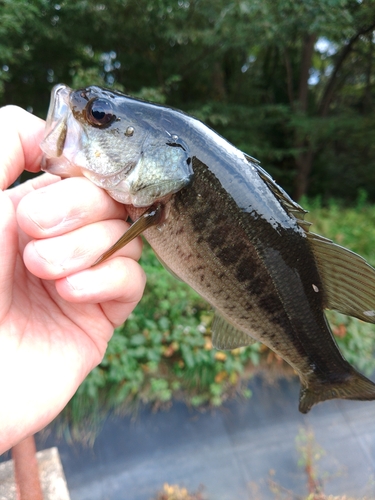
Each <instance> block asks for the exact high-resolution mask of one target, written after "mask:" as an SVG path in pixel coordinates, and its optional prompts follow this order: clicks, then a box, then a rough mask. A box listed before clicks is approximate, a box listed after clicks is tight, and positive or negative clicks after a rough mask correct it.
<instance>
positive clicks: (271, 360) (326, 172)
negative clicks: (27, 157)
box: [0, 0, 375, 500]
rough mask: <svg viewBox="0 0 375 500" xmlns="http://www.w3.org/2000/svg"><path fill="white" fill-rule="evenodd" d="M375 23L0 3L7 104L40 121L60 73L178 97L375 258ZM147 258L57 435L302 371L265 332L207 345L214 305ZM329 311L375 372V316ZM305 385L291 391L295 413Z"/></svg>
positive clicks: (320, 220)
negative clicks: (135, 292) (142, 277)
mask: <svg viewBox="0 0 375 500" xmlns="http://www.w3.org/2000/svg"><path fill="white" fill-rule="evenodd" d="M374 30H375V2H374V1H373V0H367V1H366V0H237V1H230V0H204V1H203V0H201V1H200V0H191V1H188V0H111V1H108V0H107V1H105V0H102V1H96V0H62V1H49V0H33V1H28V0H0V105H6V104H17V105H19V106H22V107H24V108H25V109H27V110H28V111H30V112H32V113H35V114H36V115H38V116H40V117H42V118H44V117H45V116H46V112H47V108H48V104H49V93H50V90H51V88H52V87H53V85H55V84H56V83H65V84H68V85H69V86H71V87H73V88H80V87H83V86H86V85H93V84H97V85H102V86H105V87H108V88H113V89H118V90H121V91H123V92H125V93H127V94H131V95H133V96H137V97H140V98H143V99H146V100H150V101H154V102H158V103H163V104H165V105H169V106H173V107H175V108H179V109H182V110H184V111H186V112H188V113H190V114H192V115H194V116H196V117H197V118H199V119H201V120H202V121H204V122H205V123H206V124H208V125H209V126H210V127H212V128H214V129H215V130H216V131H218V132H219V133H220V134H221V135H223V136H224V137H225V138H227V139H228V140H229V141H231V142H232V143H233V144H235V145H236V146H237V147H238V148H240V149H241V150H243V151H244V152H246V153H248V154H250V155H252V156H254V157H256V158H257V159H259V160H260V161H261V163H262V166H263V167H264V168H265V169H266V170H267V171H268V172H269V173H270V174H271V175H272V176H273V177H274V178H275V180H276V181H277V182H278V183H279V184H280V185H281V186H283V187H284V189H286V190H287V191H288V193H289V194H290V195H292V196H293V197H294V199H296V200H297V201H299V202H301V203H302V205H303V206H304V207H305V208H307V209H308V210H310V211H311V215H310V216H309V220H311V221H312V222H313V223H314V232H318V233H320V234H324V235H325V236H327V237H329V238H331V239H334V240H335V241H336V242H338V243H340V244H342V245H344V246H347V247H349V248H351V249H352V250H354V251H356V252H358V253H360V254H361V255H363V256H364V257H366V258H367V259H368V260H369V261H370V262H371V263H372V264H373V265H374V264H375V255H374V245H375V229H374V227H375V207H374V206H373V203H374V201H375V174H374V168H375V114H374V108H375V86H374V84H375V37H374ZM142 262H143V266H144V268H145V270H146V272H147V275H148V285H147V291H146V294H145V297H144V299H143V301H142V302H141V304H140V305H139V306H138V308H137V309H136V311H135V312H134V313H133V314H132V316H131V317H130V319H129V320H128V322H127V323H126V325H125V326H123V327H121V328H119V329H118V330H117V331H116V333H115V335H114V338H113V340H112V341H111V343H110V345H109V348H108V351H107V354H106V357H105V359H104V360H103V363H102V364H101V365H100V366H99V367H98V368H96V369H95V370H94V371H93V372H92V373H91V374H90V376H89V377H88V378H87V380H86V381H85V383H84V384H83V385H82V386H81V388H80V389H79V391H78V393H77V394H76V396H75V397H74V398H73V400H72V402H71V403H70V405H69V406H68V407H67V409H66V410H65V411H64V413H63V414H62V416H61V417H60V418H59V420H58V422H56V423H55V426H54V430H53V432H54V433H55V434H54V435H55V436H65V438H66V437H67V436H68V437H69V440H70V442H79V443H84V444H93V443H94V441H95V438H96V436H97V433H98V432H99V430H100V429H101V426H102V423H103V422H104V420H105V419H106V418H107V416H108V414H111V415H112V414H114V413H115V414H116V415H124V414H131V415H135V414H136V413H137V411H138V412H142V411H144V408H148V409H153V410H155V409H159V408H162V409H167V408H169V407H171V406H172V402H173V401H176V400H179V401H182V402H184V403H185V404H187V405H188V407H189V408H190V409H192V410H191V411H193V409H194V408H197V409H199V411H203V409H212V408H219V407H221V406H222V405H223V404H224V405H225V404H226V402H227V401H228V400H230V399H231V398H233V397H237V398H238V397H241V398H242V399H241V402H240V403H239V404H240V405H247V407H248V406H249V405H250V406H251V405H252V404H254V401H255V398H253V399H252V397H251V396H252V395H253V394H254V393H257V389H256V388H257V387H258V385H257V384H259V381H258V379H257V377H258V374H259V373H262V374H263V377H266V378H267V379H268V380H272V381H275V380H279V379H280V378H283V377H289V378H291V379H292V382H291V383H292V384H293V383H294V381H293V376H294V375H293V373H292V372H291V370H290V369H289V368H288V367H287V366H285V365H284V364H283V362H282V361H281V360H280V359H277V357H276V356H275V355H274V354H273V353H271V352H270V351H268V350H267V349H265V348H264V347H262V346H260V345H258V344H255V345H254V346H251V347H248V348H244V349H237V350H235V351H232V352H221V351H216V350H214V349H212V344H211V340H210V324H211V320H212V311H211V310H210V309H209V307H208V306H207V304H205V303H204V302H203V301H202V300H201V299H200V298H199V297H198V296H197V295H196V294H195V293H194V292H192V291H191V290H190V289H188V288H187V287H185V286H184V284H182V283H180V282H177V281H176V280H175V279H174V278H173V277H172V276H170V275H169V274H168V273H166V271H165V270H164V269H163V268H162V267H161V265H160V264H159V263H158V261H157V260H156V258H155V257H154V255H153V253H152V251H151V250H150V249H149V248H147V247H146V248H145V252H144V256H143V257H142ZM329 319H330V322H331V324H332V328H333V331H334V334H335V336H336V339H337V341H338V343H339V345H340V348H341V349H342V351H343V353H344V355H345V356H346V357H347V359H348V360H349V361H350V362H351V363H353V364H354V365H356V366H357V367H358V368H359V369H360V370H361V371H362V372H364V373H366V374H367V375H369V374H371V373H373V371H374V369H375V361H374V356H373V354H374V347H375V333H374V328H373V327H371V326H368V325H366V324H364V323H361V322H359V321H356V320H354V319H350V318H346V317H344V316H341V315H339V314H337V313H329ZM254 377H255V378H254ZM254 380H256V381H255V382H254ZM252 384H255V385H252ZM276 394H278V392H277V391H276ZM297 397H298V392H296V395H295V401H294V402H293V400H292V401H289V400H287V399H285V404H287V405H290V404H292V405H294V406H293V411H294V412H295V413H296V412H297ZM271 399H272V398H271ZM256 404H258V405H261V404H262V402H261V400H259V398H258V400H257V403H256ZM326 404H327V407H330V408H332V407H331V406H329V405H330V404H331V403H326ZM267 405H268V406H267V409H265V410H264V411H265V412H266V411H268V413H269V412H272V411H274V410H272V407H270V406H269V404H268V403H267ZM175 406H176V404H175ZM240 407H241V406H240ZM338 408H340V407H338ZM181 411H182V410H181ZM233 411H234V410H233ZM338 411H339V410H338ZM340 411H341V410H340ZM163 415H164V417H165V418H168V413H165V414H163ZM189 415H190V414H189ZM288 415H289V413H288ZM181 418H182V417H181ZM187 418H190V417H187ZM288 418H289V417H288ZM260 420H262V419H260ZM266 420H267V419H265V421H266ZM298 422H299V420H298ZM51 432H52V431H51ZM296 432H297V431H296ZM281 438H282V437H280V439H281ZM56 439H57V438H56ZM369 439H370V438H369ZM371 439H372V441H371V450H372V451H370V452H368V453H370V454H371V453H372V458H371V460H372V468H373V471H372V473H373V474H374V473H375V466H374V462H375V455H374V449H375V443H374V442H373V438H371ZM293 446H294V445H293ZM162 482H163V478H162V477H161V478H160V484H162ZM202 483H204V478H202ZM172 493H173V492H172ZM172 493H171V494H172ZM276 493H277V492H276ZM276 493H275V495H276ZM166 494H167V493H166ZM199 494H200V493H199ZM277 494H278V493H277ZM280 494H281V493H280ZM103 495H104V494H103ZM197 495H198V493H197ZM75 498H81V497H78V496H77V497H75ZM82 498H83V497H82ZM87 498H93V496H88V497H87ZM98 498H99V497H98ZM100 498H103V499H104V498H117V497H115V496H111V495H109V496H108V497H106V496H103V497H100ZM118 498H121V497H118ZM123 498H129V499H130V500H133V498H134V499H135V498H140V499H143V498H145V499H146V498H149V497H148V496H139V497H136V496H129V497H126V496H124V497H123ZM163 498H172V497H167V496H165V497H163ZM173 498H174V497H173ZM176 498H180V497H176ZM181 498H185V497H181ZM186 498H187V497H186ZM194 498H198V496H196V497H194ZM211 498H212V500H213V498H229V499H230V498H240V497H234V496H233V497H231V496H228V497H225V496H222V497H220V496H215V497H211ZM242 498H245V497H244V496H243V497H242ZM249 498H253V497H252V496H249ZM263 498H268V497H267V496H266V497H263ZM272 498H274V496H273V497H272ZM277 498H279V497H277ZM280 498H281V497H280ZM290 498H294V497H290ZM296 498H297V497H296ZM298 498H302V497H298ZM314 498H315V497H314ZM317 498H318V497H317ZM319 498H320V497H319ZM322 498H323V497H322ZM361 498H362V497H361Z"/></svg>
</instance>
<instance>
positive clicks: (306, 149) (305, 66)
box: [293, 34, 316, 201]
mask: <svg viewBox="0 0 375 500" xmlns="http://www.w3.org/2000/svg"><path fill="white" fill-rule="evenodd" d="M315 42H316V35H315V34H309V35H307V36H306V37H305V40H304V43H303V47H302V62H301V70H300V77H299V89H298V101H297V103H296V110H297V112H298V111H299V112H300V113H302V114H304V115H305V114H306V112H307V107H308V92H309V74H310V68H311V63H312V57H313V54H314V45H315ZM295 147H296V148H297V149H299V150H300V151H301V152H300V153H299V155H298V156H297V158H296V169H297V175H296V177H295V180H294V192H293V197H294V199H295V200H296V201H298V200H299V199H300V198H301V196H303V195H304V194H305V193H306V191H307V187H308V179H309V175H310V172H311V168H312V163H313V158H314V153H313V149H312V145H311V143H310V140H309V138H308V137H300V136H299V134H298V130H296V131H295Z"/></svg>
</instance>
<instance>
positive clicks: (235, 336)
mask: <svg viewBox="0 0 375 500" xmlns="http://www.w3.org/2000/svg"><path fill="white" fill-rule="evenodd" d="M211 331H212V345H213V346H214V347H216V349H222V350H231V349H237V347H245V346H248V345H251V344H254V343H255V342H256V340H254V339H253V338H252V337H250V336H249V335H247V334H246V333H244V332H241V330H238V329H237V328H236V327H235V326H233V325H231V324H230V323H228V322H227V321H226V320H225V319H224V318H222V317H221V316H220V315H219V314H218V313H217V312H215V316H214V319H213V322H212V326H211Z"/></svg>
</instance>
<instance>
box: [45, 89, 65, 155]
mask: <svg viewBox="0 0 375 500" xmlns="http://www.w3.org/2000/svg"><path fill="white" fill-rule="evenodd" d="M70 92H71V89H70V88H69V87H68V86H67V85H63V84H59V85H56V86H55V87H54V88H53V90H52V92H51V102H50V107H49V110H48V115H47V120H46V130H45V137H44V140H43V142H42V143H41V148H42V150H43V152H44V153H45V155H48V156H50V157H59V156H61V155H62V153H63V149H64V144H65V139H66V133H67V126H66V122H67V118H68V115H69V113H70V108H69V95H70Z"/></svg>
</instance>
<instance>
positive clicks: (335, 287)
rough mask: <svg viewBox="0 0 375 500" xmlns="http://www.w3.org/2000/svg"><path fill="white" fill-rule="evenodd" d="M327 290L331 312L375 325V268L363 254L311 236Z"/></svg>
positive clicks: (327, 303) (317, 262)
mask: <svg viewBox="0 0 375 500" xmlns="http://www.w3.org/2000/svg"><path fill="white" fill-rule="evenodd" d="M307 237H308V240H309V243H310V246H311V249H312V251H313V254H314V257H315V261H316V264H317V266H318V270H319V274H320V277H321V280H322V284H323V288H324V297H325V303H324V307H326V308H327V309H335V310H336V311H339V312H341V313H343V314H346V315H348V316H354V317H355V318H358V319H361V320H362V321H366V322H368V323H375V269H374V268H373V267H372V266H370V264H368V263H367V262H366V261H365V259H363V258H362V257H361V256H360V255H357V254H356V253H354V252H352V251H350V250H348V249H347V248H344V247H341V246H339V245H336V244H335V243H333V241H331V240H328V239H326V238H323V237H322V236H319V235H317V234H314V233H307Z"/></svg>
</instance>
